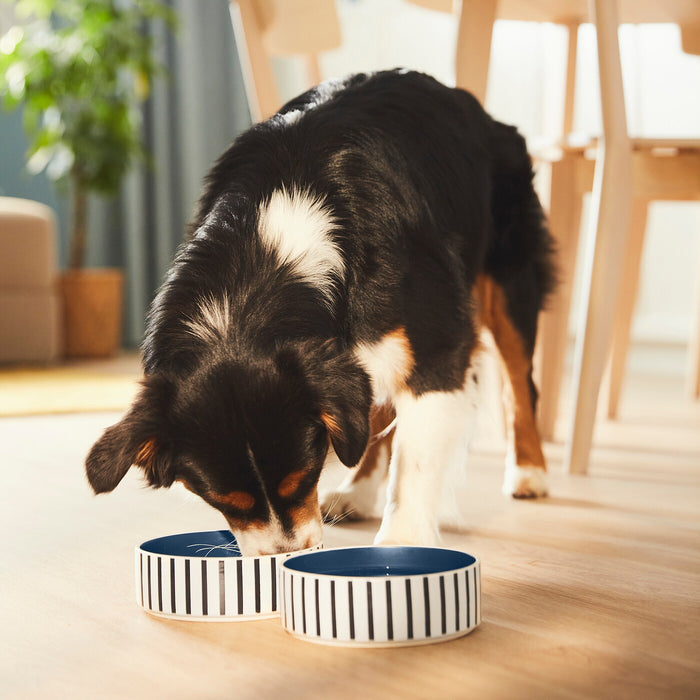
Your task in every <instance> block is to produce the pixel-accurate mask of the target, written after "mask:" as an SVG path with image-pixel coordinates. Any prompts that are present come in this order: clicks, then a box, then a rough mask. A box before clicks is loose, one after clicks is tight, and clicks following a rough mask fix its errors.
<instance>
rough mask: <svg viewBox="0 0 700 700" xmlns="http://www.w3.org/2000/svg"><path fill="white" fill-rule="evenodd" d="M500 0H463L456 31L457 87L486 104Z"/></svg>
mask: <svg viewBox="0 0 700 700" xmlns="http://www.w3.org/2000/svg"><path fill="white" fill-rule="evenodd" d="M497 4H498V0H462V12H461V14H460V17H459V28H458V31H457V56H456V66H455V69H456V77H457V87H459V88H462V89H463V90H469V91H470V92H471V93H472V94H473V95H474V96H475V97H476V98H477V99H478V100H479V102H481V104H482V105H483V104H484V103H485V100H486V83H487V82H488V74H489V58H490V56H491V36H492V34H493V23H494V22H495V21H496V6H497Z"/></svg>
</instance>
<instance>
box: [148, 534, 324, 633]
mask: <svg viewBox="0 0 700 700" xmlns="http://www.w3.org/2000/svg"><path fill="white" fill-rule="evenodd" d="M319 546H320V545H319ZM313 549H317V548H313ZM304 551H307V552H310V551H312V550H304ZM292 554H295V553H294V552H285V553H282V554H273V555H269V556H263V557H242V556H241V554H240V552H239V551H238V545H237V543H236V538H235V537H234V536H233V534H232V533H231V532H230V531H229V530H213V531H210V532H188V533H184V534H181V535H170V536H168V537H158V538H157V539H154V540H149V541H148V542H144V543H143V544H142V545H141V546H140V547H136V601H137V603H138V604H139V605H140V606H141V607H142V608H143V609H144V610H145V611H146V612H148V613H151V614H153V615H159V616H162V617H169V618H171V619H177V620H219V621H221V620H250V619H256V620H257V619H262V618H267V617H276V616H277V615H279V605H278V585H277V581H278V572H279V568H280V565H281V563H282V561H283V560H284V559H286V558H287V557H290V556H292Z"/></svg>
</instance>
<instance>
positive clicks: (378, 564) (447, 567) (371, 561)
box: [284, 547, 476, 577]
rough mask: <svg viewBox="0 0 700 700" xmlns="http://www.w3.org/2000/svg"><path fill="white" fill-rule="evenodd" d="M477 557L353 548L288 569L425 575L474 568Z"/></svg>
mask: <svg viewBox="0 0 700 700" xmlns="http://www.w3.org/2000/svg"><path fill="white" fill-rule="evenodd" d="M475 561H476V559H475V558H474V557H472V556H471V555H469V554H465V553H464V552H459V551H457V550H455V549H437V548H432V547H353V548H350V549H326V550H322V551H319V552H311V553H309V554H300V555H299V556H296V557H291V558H290V559H287V561H286V562H285V564H284V565H285V566H286V567H287V568H288V569H293V570H294V571H301V572H302V573H307V574H324V575H326V576H361V577H369V576H421V575H426V574H438V573H442V572H444V571H452V570H453V569H461V568H463V567H465V566H470V565H471V564H473V563H474V562H475Z"/></svg>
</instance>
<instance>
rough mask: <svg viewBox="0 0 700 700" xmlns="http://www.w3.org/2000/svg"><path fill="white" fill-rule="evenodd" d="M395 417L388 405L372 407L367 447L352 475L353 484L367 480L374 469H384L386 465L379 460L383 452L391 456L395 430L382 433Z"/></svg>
mask: <svg viewBox="0 0 700 700" xmlns="http://www.w3.org/2000/svg"><path fill="white" fill-rule="evenodd" d="M395 417H396V413H395V411H394V409H393V408H392V407H391V406H389V405H383V406H373V407H372V412H371V414H370V419H369V427H370V435H371V436H372V437H371V438H370V441H369V445H368V447H367V449H366V450H365V453H364V454H363V455H362V459H361V460H360V465H359V467H358V468H357V470H356V471H355V473H354V474H353V479H352V480H353V482H355V481H359V480H360V479H367V478H369V477H370V476H371V475H372V474H373V473H374V471H375V470H376V469H378V468H380V467H381V468H385V466H386V464H385V463H383V460H381V459H380V455H381V453H382V452H383V451H384V450H388V451H389V454H391V441H392V440H393V439H394V432H395V428H392V429H391V430H389V431H388V432H384V431H385V430H386V429H387V428H388V427H389V425H391V422H392V421H393V420H394V418H395Z"/></svg>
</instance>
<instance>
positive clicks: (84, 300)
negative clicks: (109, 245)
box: [61, 268, 124, 357]
mask: <svg viewBox="0 0 700 700" xmlns="http://www.w3.org/2000/svg"><path fill="white" fill-rule="evenodd" d="M123 290H124V273H123V272H122V271H121V270H116V269H112V268H101V269H89V270H68V271H66V272H64V273H63V275H61V295H62V297H63V313H64V337H65V347H64V350H65V356H66V357H109V356H110V355H113V354H114V353H115V352H116V351H117V350H118V349H119V347H120V346H121V335H122V300H123Z"/></svg>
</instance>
